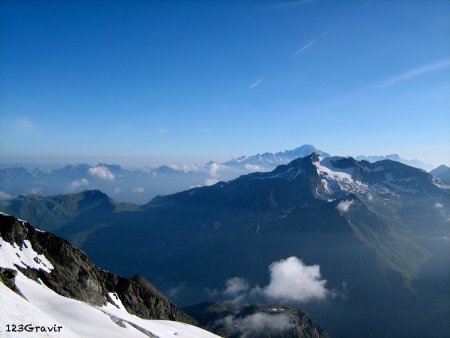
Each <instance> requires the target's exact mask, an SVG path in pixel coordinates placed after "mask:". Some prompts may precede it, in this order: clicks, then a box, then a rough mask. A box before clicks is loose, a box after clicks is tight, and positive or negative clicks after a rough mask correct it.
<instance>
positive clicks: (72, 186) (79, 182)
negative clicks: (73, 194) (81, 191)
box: [68, 178, 89, 191]
mask: <svg viewBox="0 0 450 338" xmlns="http://www.w3.org/2000/svg"><path fill="white" fill-rule="evenodd" d="M88 185H89V181H88V180H87V179H85V178H82V179H80V180H75V181H73V182H72V183H70V184H69V186H68V189H69V190H70V191H73V190H76V189H78V188H80V187H86V186H88Z"/></svg>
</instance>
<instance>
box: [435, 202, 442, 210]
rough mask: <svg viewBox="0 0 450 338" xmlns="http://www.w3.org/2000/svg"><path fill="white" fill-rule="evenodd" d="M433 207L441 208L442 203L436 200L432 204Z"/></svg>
mask: <svg viewBox="0 0 450 338" xmlns="http://www.w3.org/2000/svg"><path fill="white" fill-rule="evenodd" d="M434 207H435V208H436V209H442V208H443V207H444V206H443V205H442V203H439V202H436V203H435V204H434Z"/></svg>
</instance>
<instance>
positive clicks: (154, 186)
mask: <svg viewBox="0 0 450 338" xmlns="http://www.w3.org/2000/svg"><path fill="white" fill-rule="evenodd" d="M311 153H317V154H319V155H321V156H322V157H328V156H329V154H328V153H326V152H324V151H321V150H319V149H317V148H316V147H314V146H312V145H302V146H300V147H298V148H295V149H293V150H285V151H281V152H277V153H269V152H266V153H263V154H257V155H251V156H246V155H245V156H240V157H238V158H235V159H232V160H229V161H226V162H223V163H216V162H213V161H210V162H208V163H206V164H204V165H171V166H168V165H163V166H160V167H157V168H140V169H128V168H124V167H121V166H119V165H113V164H106V163H98V164H96V165H88V164H77V165H66V166H64V167H62V168H57V169H51V170H49V171H44V170H41V169H38V168H36V167H29V166H27V168H25V167H23V166H14V167H6V168H2V169H0V201H1V200H7V199H11V198H13V197H15V196H18V195H27V194H39V195H45V196H49V195H55V194H61V193H76V192H81V191H83V190H86V189H90V190H94V189H97V190H101V191H103V192H105V193H107V194H108V195H109V196H111V197H113V198H114V199H115V200H118V201H122V202H132V203H138V204H144V203H147V202H148V201H149V200H150V199H151V198H153V197H156V196H157V195H167V194H171V193H176V192H179V191H182V190H186V189H189V188H192V187H196V186H205V185H206V186H207V185H212V184H214V183H216V182H218V181H228V180H231V179H234V178H237V177H239V176H240V175H245V174H248V173H251V172H256V171H257V172H267V171H271V170H273V169H275V167H276V166H278V165H282V164H287V163H289V162H291V161H292V160H294V159H296V158H299V157H304V156H308V155H310V154H311ZM356 159H358V160H362V159H363V160H368V161H370V162H375V161H379V160H384V159H390V160H394V161H397V162H402V163H405V164H408V165H411V166H414V167H419V168H422V169H424V168H425V169H427V170H428V169H430V166H429V165H426V164H424V163H422V162H420V161H417V160H414V161H408V160H404V159H402V158H400V156H398V155H396V154H393V155H387V156H359V157H357V158H356Z"/></svg>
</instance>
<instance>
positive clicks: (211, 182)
mask: <svg viewBox="0 0 450 338" xmlns="http://www.w3.org/2000/svg"><path fill="white" fill-rule="evenodd" d="M217 182H219V180H218V179H216V178H207V179H206V180H205V185H206V186H210V185H214V184H216V183H217Z"/></svg>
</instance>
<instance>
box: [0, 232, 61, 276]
mask: <svg viewBox="0 0 450 338" xmlns="http://www.w3.org/2000/svg"><path fill="white" fill-rule="evenodd" d="M0 266H1V267H4V268H10V269H16V266H20V267H22V268H25V269H27V268H33V269H36V270H39V269H41V270H44V271H46V272H51V271H52V270H53V265H52V263H50V262H49V260H48V259H47V258H46V257H45V256H44V255H39V254H38V253H37V252H36V251H34V250H33V247H32V245H31V243H30V242H29V241H28V240H24V241H23V244H22V245H21V246H19V245H17V244H16V243H13V244H10V243H9V242H6V241H5V240H3V238H2V237H0Z"/></svg>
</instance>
